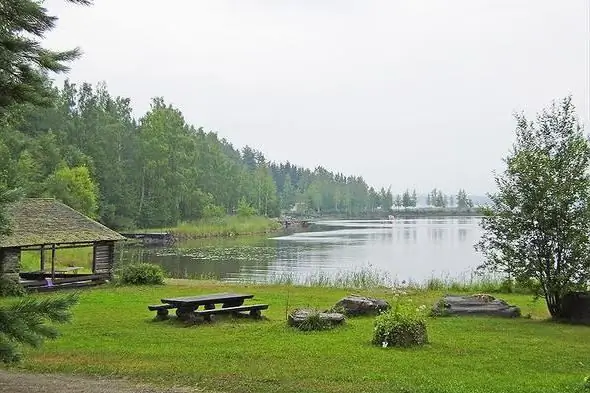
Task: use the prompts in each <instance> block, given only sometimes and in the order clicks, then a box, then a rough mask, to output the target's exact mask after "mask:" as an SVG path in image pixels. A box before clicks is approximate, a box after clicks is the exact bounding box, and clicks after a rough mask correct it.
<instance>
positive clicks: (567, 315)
mask: <svg viewBox="0 0 590 393" xmlns="http://www.w3.org/2000/svg"><path fill="white" fill-rule="evenodd" d="M561 315H562V318H561V319H563V320H564V321H566V322H571V323H579V324H583V325H590V293H589V292H570V293H568V294H566V295H565V296H564V297H563V298H562V299H561Z"/></svg>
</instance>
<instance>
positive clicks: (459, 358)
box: [0, 280, 590, 393]
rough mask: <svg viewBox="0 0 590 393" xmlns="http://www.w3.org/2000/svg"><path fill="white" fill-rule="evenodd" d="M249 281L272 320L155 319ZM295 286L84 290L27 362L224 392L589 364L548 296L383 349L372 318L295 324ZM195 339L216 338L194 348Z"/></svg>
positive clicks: (495, 376) (387, 388)
mask: <svg viewBox="0 0 590 393" xmlns="http://www.w3.org/2000/svg"><path fill="white" fill-rule="evenodd" d="M245 290H247V292H248V293H252V294H253V295H254V299H252V300H251V301H247V302H248V303H250V302H253V303H259V302H260V303H267V304H269V305H270V307H269V308H268V310H266V311H264V315H265V316H266V317H267V319H266V320H265V321H264V322H261V323H258V322H254V321H252V320H250V319H249V318H239V319H228V320H225V319H224V318H219V319H218V321H216V323H215V324H213V325H203V326H200V327H199V328H197V329H194V328H188V329H187V328H181V327H178V326H175V324H169V323H167V322H163V323H148V322H149V321H150V320H151V319H152V318H153V316H154V315H155V312H151V311H149V310H148V309H147V305H148V304H154V303H158V302H159V300H160V299H162V298H167V297H179V296H190V295H200V294H208V293H209V294H210V293H219V292H243V291H245ZM288 290H289V305H290V306H289V309H293V308H305V307H308V306H309V305H311V304H313V305H314V306H316V307H318V308H319V309H327V308H329V307H330V306H332V305H333V304H334V302H335V301H336V300H337V299H340V298H342V297H343V296H345V295H346V294H348V293H349V291H348V290H344V289H334V288H309V287H290V288H289V289H288ZM286 291H287V288H286V287H284V286H270V285H249V286H248V287H247V288H245V287H244V285H243V284H229V283H220V282H211V281H190V280H178V281H175V280H173V281H172V282H170V283H169V284H168V285H166V286H151V287H143V288H141V290H138V288H137V287H135V286H129V287H126V286H107V287H97V288H95V289H90V290H84V291H83V292H82V293H81V298H80V304H79V305H78V306H76V309H75V319H74V320H73V321H72V323H71V324H68V325H64V326H63V327H60V331H61V332H62V335H63V339H60V340H57V341H53V342H48V343H47V345H44V346H43V348H42V349H41V350H39V351H33V352H31V353H29V354H28V355H27V359H26V361H25V363H24V364H23V367H24V368H26V369H27V370H29V371H31V372H41V373H59V374H64V373H65V374H69V373H81V374H83V375H93V376H94V375H95V376H105V377H109V376H112V375H117V376H119V377H122V378H126V379H131V380H134V381H137V382H138V383H155V384H162V386H164V385H165V384H166V383H169V382H170V381H171V380H174V381H181V380H182V384H183V385H185V386H187V387H194V386H199V387H200V388H201V389H202V390H204V391H222V392H227V393H235V392H257V393H269V392H276V391H277V390H280V391H281V392H286V393H294V392H302V391H304V392H309V393H315V392H327V391H330V392H341V393H358V392H366V393H377V392H406V393H433V392H437V393H472V392H482V391H485V392H486V393H517V392H518V393H538V392H544V393H563V392H576V391H577V390H576V389H578V388H579V387H580V386H581V384H582V379H583V377H584V376H585V375H586V374H588V372H587V370H586V369H585V368H584V369H581V367H580V366H579V362H584V363H586V362H587V358H588V353H590V329H588V328H587V327H583V326H572V325H562V324H553V323H546V322H545V321H544V319H545V318H547V316H548V314H547V309H546V307H545V304H544V303H543V302H541V303H538V304H535V306H534V307H533V309H532V310H531V312H532V314H533V318H532V319H524V318H520V319H510V320H507V319H504V318H492V317H481V318H451V319H429V320H428V332H429V335H430V336H431V337H430V339H431V341H432V342H433V344H432V345H429V346H427V347H423V348H420V349H418V350H414V349H410V350H379V349H378V348H377V347H373V346H372V345H371V344H370V343H369V342H368V341H369V340H370V338H369V337H370V334H371V332H372V330H373V323H374V318H356V319H353V320H349V321H348V323H347V325H346V326H345V327H343V328H338V329H336V330H333V331H325V332H321V334H313V333H302V334H293V330H292V329H289V328H287V327H286V326H285V307H284V306H285V303H286V297H285V294H286ZM442 294H443V293H442V292H436V291H417V292H413V293H412V294H411V298H412V299H413V300H414V303H416V305H420V304H431V303H433V302H434V301H435V300H436V299H438V298H440V296H441V295H442ZM367 295H368V294H367ZM44 296H46V295H39V297H41V298H42V297H44ZM371 296H374V297H378V298H388V299H389V298H390V297H391V291H390V290H387V289H382V290H378V291H371ZM505 299H506V301H508V302H509V303H511V304H525V303H526V302H528V301H529V300H530V296H527V295H514V294H510V295H506V296H505ZM2 302H6V300H5V299H0V304H2ZM392 304H393V303H392ZM540 342H542V343H543V345H539V343H540ZM122 343H123V344H122ZM195 343H200V344H203V343H207V345H199V350H195ZM507 348H509V349H507ZM490 359H493V361H492V360H490ZM563 359H567V361H564V360H563ZM351 360H354V362H353V363H354V366H353V367H352V366H351ZM195 364H200V365H203V367H195ZM129 365H133V366H132V367H129ZM287 369H288V370H289V372H288V373H285V370H287ZM228 370H231V375H228ZM458 370H460V371H458ZM581 371H583V373H582V374H581ZM179 388H180V386H179Z"/></svg>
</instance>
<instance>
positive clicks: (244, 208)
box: [236, 198, 256, 217]
mask: <svg viewBox="0 0 590 393" xmlns="http://www.w3.org/2000/svg"><path fill="white" fill-rule="evenodd" d="M236 213H237V215H238V217H251V216H254V215H255V214H256V209H254V208H253V207H252V206H250V204H249V203H248V202H246V200H245V199H244V198H242V199H240V202H239V203H238V208H237V210H236Z"/></svg>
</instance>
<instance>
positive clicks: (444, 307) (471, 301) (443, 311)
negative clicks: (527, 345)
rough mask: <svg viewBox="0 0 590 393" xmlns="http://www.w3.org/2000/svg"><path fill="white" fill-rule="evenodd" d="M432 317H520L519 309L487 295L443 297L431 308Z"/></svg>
mask: <svg viewBox="0 0 590 393" xmlns="http://www.w3.org/2000/svg"><path fill="white" fill-rule="evenodd" d="M432 315H435V316H447V315H488V316H498V317H509V318H514V317H520V315H521V313H520V308H518V307H516V306H511V305H509V304H508V303H506V302H505V301H504V300H501V299H496V298H495V297H493V296H491V295H487V294H476V295H470V296H455V295H445V296H444V297H443V298H442V299H440V300H439V301H438V302H437V303H436V304H435V305H434V307H433V308H432Z"/></svg>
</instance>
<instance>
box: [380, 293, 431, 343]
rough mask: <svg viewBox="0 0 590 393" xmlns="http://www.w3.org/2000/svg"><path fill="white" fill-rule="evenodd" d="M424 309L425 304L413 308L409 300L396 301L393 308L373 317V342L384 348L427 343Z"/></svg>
mask: <svg viewBox="0 0 590 393" xmlns="http://www.w3.org/2000/svg"><path fill="white" fill-rule="evenodd" d="M425 311H426V306H420V307H418V308H415V307H414V306H412V304H411V303H410V302H406V303H401V302H398V303H397V304H396V305H395V307H394V308H393V309H391V310H389V311H386V312H384V313H382V314H380V315H379V316H377V317H376V318H375V329H374V331H373V341H372V342H373V344H375V345H380V346H383V347H384V348H385V347H390V346H393V347H411V346H419V345H424V344H427V343H428V334H427V331H426V323H425V318H424V312H425Z"/></svg>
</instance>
